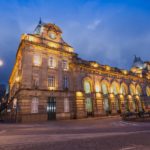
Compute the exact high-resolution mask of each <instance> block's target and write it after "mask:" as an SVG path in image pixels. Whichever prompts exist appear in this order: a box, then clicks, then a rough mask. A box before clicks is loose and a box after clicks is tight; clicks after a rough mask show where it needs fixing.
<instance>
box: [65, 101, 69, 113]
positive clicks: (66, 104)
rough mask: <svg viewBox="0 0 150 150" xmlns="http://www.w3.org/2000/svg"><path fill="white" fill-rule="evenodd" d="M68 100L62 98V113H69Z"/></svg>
mask: <svg viewBox="0 0 150 150" xmlns="http://www.w3.org/2000/svg"><path fill="white" fill-rule="evenodd" d="M69 109H70V108H69V99H68V98H64V112H66V113H67V112H69Z"/></svg>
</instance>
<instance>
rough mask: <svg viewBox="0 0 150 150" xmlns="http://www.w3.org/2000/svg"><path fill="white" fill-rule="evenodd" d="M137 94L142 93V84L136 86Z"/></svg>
mask: <svg viewBox="0 0 150 150" xmlns="http://www.w3.org/2000/svg"><path fill="white" fill-rule="evenodd" d="M136 94H137V95H139V96H140V95H142V89H141V87H140V86H137V87H136Z"/></svg>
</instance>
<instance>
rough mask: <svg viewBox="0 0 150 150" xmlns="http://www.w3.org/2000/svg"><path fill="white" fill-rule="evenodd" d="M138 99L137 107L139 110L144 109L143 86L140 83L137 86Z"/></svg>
mask: <svg viewBox="0 0 150 150" xmlns="http://www.w3.org/2000/svg"><path fill="white" fill-rule="evenodd" d="M136 95H137V96H136V100H137V109H138V111H143V110H144V109H143V106H142V101H141V95H142V88H141V87H140V85H137V86H136Z"/></svg>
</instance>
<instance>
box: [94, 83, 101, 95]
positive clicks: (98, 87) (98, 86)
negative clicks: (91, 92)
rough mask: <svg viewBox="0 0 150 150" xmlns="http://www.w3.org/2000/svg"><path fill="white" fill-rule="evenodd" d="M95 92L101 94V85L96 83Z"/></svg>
mask: <svg viewBox="0 0 150 150" xmlns="http://www.w3.org/2000/svg"><path fill="white" fill-rule="evenodd" d="M95 91H96V92H97V93H98V92H100V85H99V83H96V84H95Z"/></svg>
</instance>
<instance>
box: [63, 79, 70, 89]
mask: <svg viewBox="0 0 150 150" xmlns="http://www.w3.org/2000/svg"><path fill="white" fill-rule="evenodd" d="M68 87H69V81H68V77H67V76H65V77H64V78H63V88H64V89H66V88H68Z"/></svg>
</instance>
